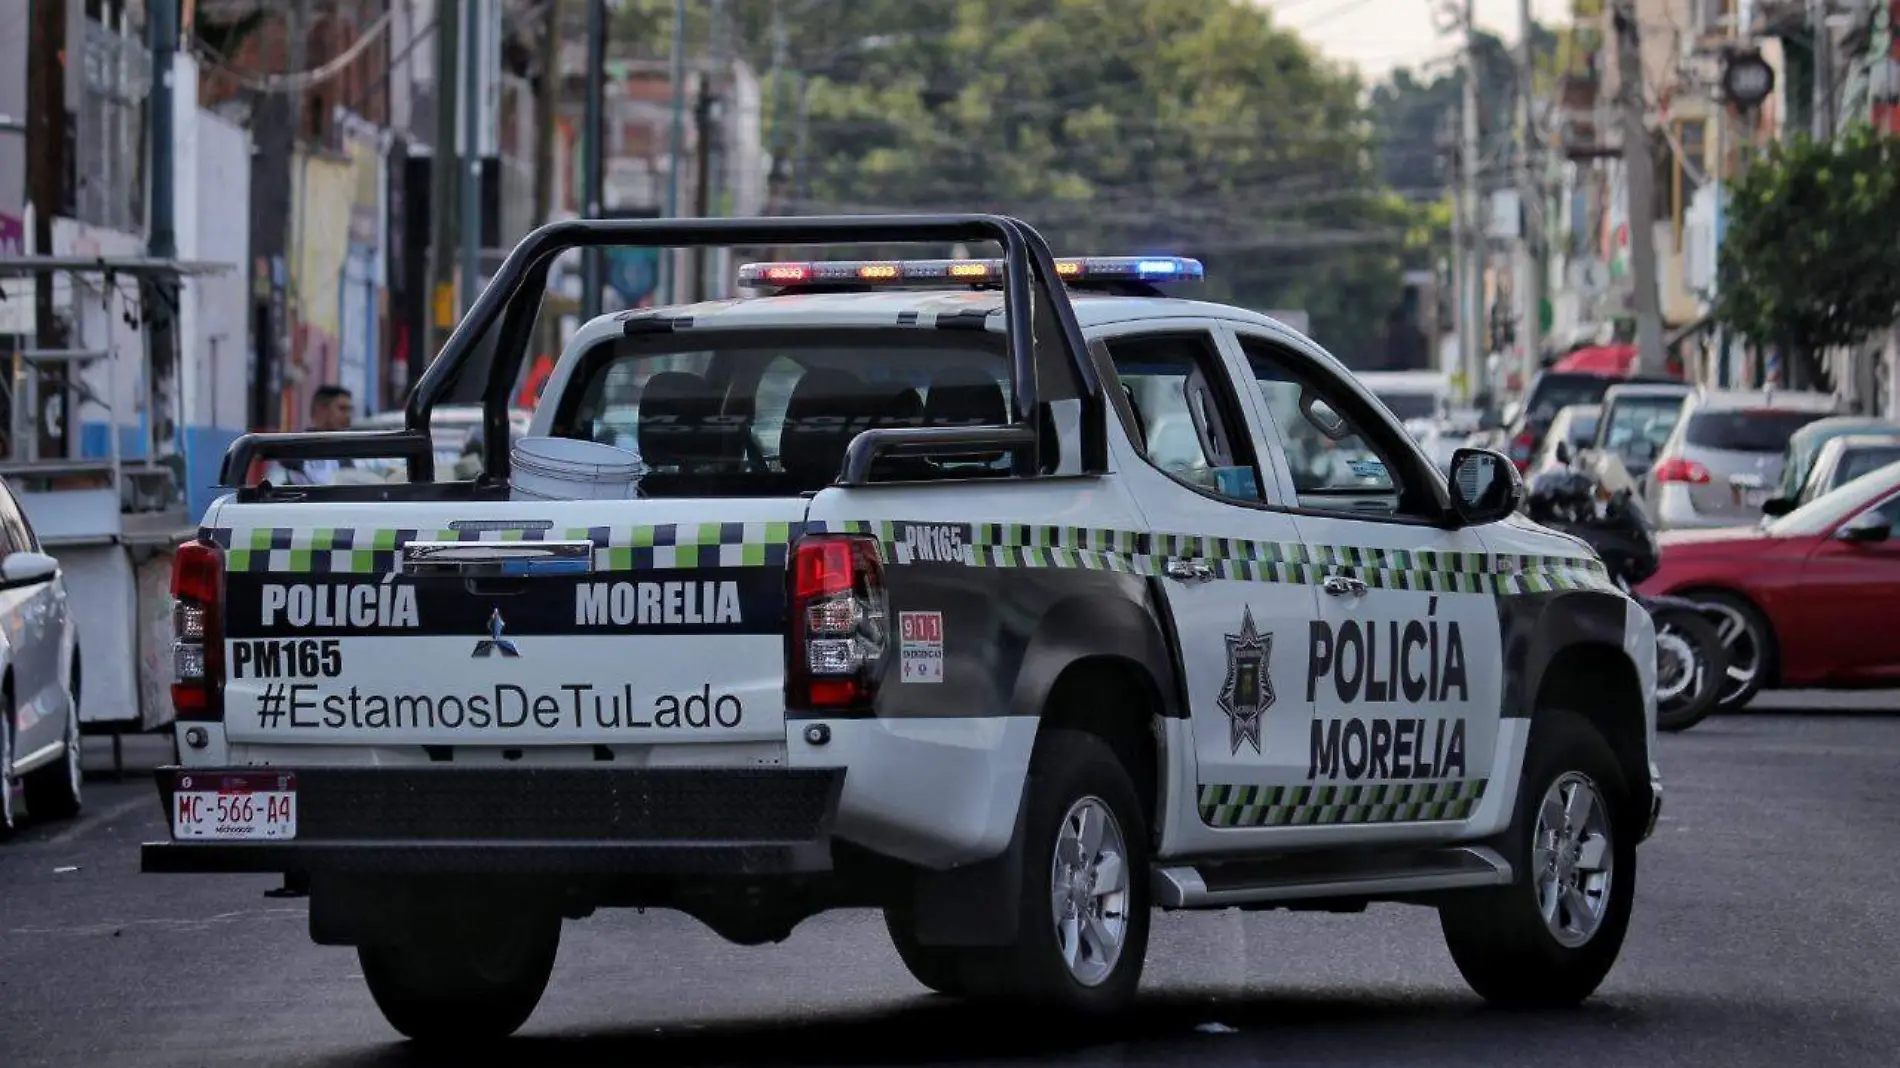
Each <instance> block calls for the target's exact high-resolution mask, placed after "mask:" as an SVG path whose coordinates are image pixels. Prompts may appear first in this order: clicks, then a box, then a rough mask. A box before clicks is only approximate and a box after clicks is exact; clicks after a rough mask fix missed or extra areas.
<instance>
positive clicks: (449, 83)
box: [418, 0, 463, 381]
mask: <svg viewBox="0 0 1900 1068" xmlns="http://www.w3.org/2000/svg"><path fill="white" fill-rule="evenodd" d="M461 6H462V5H461V4H459V3H457V2H456V0H435V94H436V97H435V136H434V137H433V138H431V139H430V145H429V150H430V153H431V155H430V158H429V217H430V221H431V222H432V223H433V226H434V229H433V232H432V233H431V234H430V235H429V267H430V271H429V276H430V283H431V284H430V292H429V346H428V353H429V356H428V358H429V359H431V360H433V359H434V358H435V353H436V351H437V350H439V349H440V348H441V347H442V343H443V342H444V341H446V340H447V339H448V336H449V330H450V329H451V328H452V327H453V326H454V325H455V324H454V322H452V321H449V322H444V321H443V318H442V317H441V315H440V313H441V312H442V311H443V310H444V309H447V310H449V311H450V312H451V313H452V312H453V309H454V308H455V306H456V305H455V296H454V294H455V191H456V186H457V184H458V183H457V181H456V157H457V156H458V155H459V153H460V149H459V147H458V146H457V144H456V141H457V138H458V131H459V129H460V125H461V109H460V108H459V107H458V106H457V104H458V102H459V101H460V99H461V97H460V94H458V93H457V92H456V90H455V86H456V72H457V70H458V69H459V68H460V67H461V58H462V43H461V42H462V32H463V31H462V20H461ZM448 318H449V319H450V320H453V318H454V316H453V314H450V315H449V316H448ZM418 381H419V380H418Z"/></svg>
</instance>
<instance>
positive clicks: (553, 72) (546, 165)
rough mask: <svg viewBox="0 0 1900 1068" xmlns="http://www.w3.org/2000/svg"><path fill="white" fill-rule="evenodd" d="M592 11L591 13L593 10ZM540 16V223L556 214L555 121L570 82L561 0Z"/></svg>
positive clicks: (537, 134)
mask: <svg viewBox="0 0 1900 1068" xmlns="http://www.w3.org/2000/svg"><path fill="white" fill-rule="evenodd" d="M589 2H591V0H589ZM589 15H590V17H591V15H592V12H591V11H590V12H589ZM541 17H542V20H543V21H542V23H541V40H540V45H541V49H540V51H541V55H540V58H539V64H540V67H541V95H540V96H538V97H536V98H535V101H534V104H535V109H534V110H535V115H534V222H535V225H537V226H539V225H541V224H542V223H545V222H547V221H548V218H549V216H551V215H553V214H554V125H555V123H557V122H558V121H560V117H561V97H562V95H563V93H562V90H563V89H565V88H566V84H567V83H566V82H565V80H563V79H562V77H561V0H546V3H545V5H544V6H543V8H542V16H541ZM590 29H591V26H590Z"/></svg>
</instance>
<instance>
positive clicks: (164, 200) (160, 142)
mask: <svg viewBox="0 0 1900 1068" xmlns="http://www.w3.org/2000/svg"><path fill="white" fill-rule="evenodd" d="M145 18H146V38H147V42H148V44H149V45H150V48H151V53H152V72H151V76H152V83H151V88H150V89H149V90H148V91H147V92H148V95H147V96H146V98H145V99H146V103H145V114H146V122H147V125H148V131H149V138H148V141H147V144H149V145H150V146H151V156H150V159H151V166H150V168H149V170H148V172H147V174H146V182H147V183H148V192H149V193H150V199H151V204H150V212H151V217H150V218H149V219H148V220H147V222H148V229H147V234H148V237H147V239H146V246H145V247H146V255H148V256H150V257H151V258H153V259H155V260H175V259H177V258H178V230H177V225H176V223H175V218H176V216H175V208H176V199H175V197H174V190H173V178H174V177H175V175H174V171H173V166H174V163H173V148H174V144H173V141H174V137H173V130H172V125H173V124H172V106H173V94H172V56H173V55H175V54H177V52H178V0H147V3H146V6H145ZM194 103H195V102H194ZM178 294H179V285H178V279H177V278H175V277H167V276H164V275H154V276H147V277H146V279H145V286H144V292H142V293H140V294H139V303H140V306H141V307H142V308H143V309H144V315H143V316H142V318H143V320H144V329H145V345H146V353H147V356H148V358H149V359H150V361H151V375H152V384H153V387H154V388H153V389H152V391H151V395H152V396H156V397H165V396H176V395H177V391H178V386H179V382H178V375H179V367H178ZM62 385H63V383H62ZM60 392H61V393H62V394H63V393H64V392H65V391H64V390H63V389H62V390H61V391H60ZM147 418H148V419H149V420H150V421H151V423H152V424H153V426H152V428H151V429H150V430H149V431H148V433H150V434H151V435H152V436H151V438H150V439H148V440H147V442H146V443H145V444H146V448H147V450H148V451H147V452H146V455H147V456H155V455H157V450H156V448H154V446H155V445H156V444H157V441H158V438H159V430H158V428H157V423H158V419H159V415H158V413H157V412H151V413H148V415H147ZM179 418H180V421H181V422H184V421H188V420H189V419H190V418H191V413H189V412H180V413H179ZM69 422H71V420H70V419H62V420H61V421H60V423H61V430H62V433H63V431H64V429H65V424H66V423H69ZM183 431H184V428H183V427H182V426H181V427H179V428H178V432H179V433H181V434H182V433H183ZM55 455H64V451H63V450H62V451H61V452H59V453H56V454H55ZM179 489H180V490H181V491H182V490H183V489H184V487H182V486H181V487H179Z"/></svg>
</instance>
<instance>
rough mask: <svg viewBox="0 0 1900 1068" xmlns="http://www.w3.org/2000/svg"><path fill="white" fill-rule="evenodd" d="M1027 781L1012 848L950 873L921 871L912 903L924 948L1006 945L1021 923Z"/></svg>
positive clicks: (1018, 805)
mask: <svg viewBox="0 0 1900 1068" xmlns="http://www.w3.org/2000/svg"><path fill="white" fill-rule="evenodd" d="M1027 787H1028V782H1027V780H1025V782H1024V791H1023V797H1022V798H1021V799H1020V800H1019V801H1018V802H1017V805H1016V830H1015V831H1014V832H1013V833H1012V834H1011V835H1010V838H1009V848H1007V849H1005V850H1003V852H1002V853H1000V854H998V855H997V856H994V857H991V858H990V859H989V860H984V861H978V862H977V863H975V864H966V865H964V866H963V867H960V868H952V869H950V870H949V871H924V872H919V873H918V875H917V879H916V882H915V884H914V886H913V888H912V891H911V894H912V897H911V901H912V907H913V908H914V910H915V911H914V913H913V915H914V916H915V917H916V919H915V923H916V928H915V932H914V937H915V938H916V939H917V943H918V944H919V945H924V946H1008V945H1014V944H1015V942H1016V932H1017V929H1018V928H1019V927H1020V926H1021V923H1022V900H1023V870H1024V861H1023V853H1024V841H1025V839H1026V831H1025V827H1026V824H1027V821H1028V818H1027V812H1028V808H1029V805H1028V800H1029V798H1028V789H1027Z"/></svg>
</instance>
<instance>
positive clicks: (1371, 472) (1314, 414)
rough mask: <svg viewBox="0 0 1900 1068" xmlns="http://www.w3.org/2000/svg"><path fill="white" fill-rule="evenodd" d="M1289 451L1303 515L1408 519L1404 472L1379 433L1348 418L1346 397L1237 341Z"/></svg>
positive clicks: (1261, 345) (1251, 341)
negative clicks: (1330, 514) (1342, 514)
mask: <svg viewBox="0 0 1900 1068" xmlns="http://www.w3.org/2000/svg"><path fill="white" fill-rule="evenodd" d="M1239 340H1240V346H1241V350H1242V351H1243V352H1244V353H1245V354H1246V357H1247V364H1248V366H1249V367H1251V368H1252V370H1253V375H1254V379H1255V381H1257V382H1258V383H1259V384H1260V393H1261V397H1262V399H1263V400H1264V401H1265V402H1266V405H1267V409H1268V411H1269V413H1270V414H1271V415H1272V417H1273V423H1274V427H1275V429H1276V430H1277V431H1278V432H1279V435H1280V445H1281V447H1282V448H1283V449H1284V450H1285V452H1286V462H1287V467H1288V469H1289V470H1290V471H1291V472H1292V475H1293V489H1294V493H1295V495H1296V497H1297V499H1298V502H1299V504H1298V506H1299V507H1300V508H1301V509H1304V510H1309V511H1321V512H1344V513H1347V514H1351V515H1359V516H1365V517H1367V518H1397V517H1400V516H1404V515H1406V514H1407V507H1406V506H1407V504H1408V501H1407V495H1406V490H1407V488H1408V487H1407V486H1406V485H1405V484H1404V481H1403V480H1404V477H1405V475H1404V472H1405V468H1403V467H1401V466H1399V465H1398V464H1397V463H1395V462H1394V461H1395V460H1396V459H1397V457H1396V456H1393V455H1391V451H1392V450H1391V449H1390V448H1389V447H1388V446H1387V445H1386V444H1384V443H1382V442H1381V441H1380V440H1379V438H1380V435H1378V434H1376V433H1368V432H1367V431H1366V429H1365V428H1364V426H1362V424H1361V422H1360V421H1359V420H1358V419H1355V418H1354V417H1353V416H1352V415H1351V414H1349V412H1350V411H1351V410H1352V409H1353V408H1355V407H1357V406H1356V405H1353V404H1350V403H1347V402H1346V401H1345V400H1343V399H1342V394H1344V392H1345V391H1344V390H1343V389H1341V388H1340V387H1339V386H1338V385H1337V384H1329V383H1327V382H1326V381H1325V380H1324V379H1323V378H1321V377H1319V376H1317V375H1314V374H1311V373H1303V372H1302V370H1301V368H1300V365H1299V364H1298V363H1296V362H1295V361H1296V358H1294V357H1290V356H1289V355H1288V354H1286V353H1284V352H1283V351H1281V350H1280V349H1279V348H1278V347H1277V346H1275V345H1273V344H1271V343H1269V342H1266V341H1264V340H1261V339H1258V338H1249V337H1245V336H1242V337H1240V339H1239Z"/></svg>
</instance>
